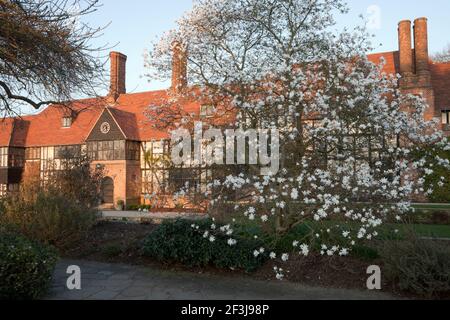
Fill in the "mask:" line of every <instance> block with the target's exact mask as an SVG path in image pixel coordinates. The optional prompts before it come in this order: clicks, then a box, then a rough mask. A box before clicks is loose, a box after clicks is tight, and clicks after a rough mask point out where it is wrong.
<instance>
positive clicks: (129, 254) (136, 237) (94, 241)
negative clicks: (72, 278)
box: [65, 222, 414, 297]
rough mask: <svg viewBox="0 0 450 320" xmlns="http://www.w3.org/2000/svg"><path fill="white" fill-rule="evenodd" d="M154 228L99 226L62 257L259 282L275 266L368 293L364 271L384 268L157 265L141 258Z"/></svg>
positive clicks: (307, 263)
mask: <svg viewBox="0 0 450 320" xmlns="http://www.w3.org/2000/svg"><path fill="white" fill-rule="evenodd" d="M156 227H157V226H156V225H152V224H135V223H121V222H101V223H99V224H97V225H96V226H95V227H94V228H93V229H92V230H91V231H90V232H89V235H88V238H87V239H86V240H85V241H83V242H82V243H81V244H80V245H79V246H77V247H76V248H74V249H72V250H70V251H68V252H66V253H65V257H66V258H73V259H83V260H88V261H100V262H111V263H125V264H132V265H141V266H151V267H155V268H161V269H165V270H172V271H188V272H194V273H209V274H215V275H223V276H230V275H236V274H239V275H244V276H248V277H252V278H256V279H260V280H274V277H275V273H274V267H275V266H278V267H282V268H283V269H285V270H289V272H287V273H286V274H285V279H286V280H287V281H292V282H297V283H302V284H306V285H310V286H319V287H330V288H345V289H359V290H367V289H366V281H367V277H368V275H367V274H366V270H367V268H368V267H369V266H370V265H379V266H382V265H383V263H382V261H380V260H379V259H364V258H356V257H355V258H353V257H324V256H320V255H310V256H308V257H306V258H305V257H300V256H293V257H292V258H291V259H290V260H289V261H288V262H283V263H280V262H279V261H273V260H269V261H268V262H267V263H265V264H264V266H263V267H262V268H260V269H259V270H257V271H256V272H254V273H245V272H244V271H237V270H236V271H232V270H226V269H219V268H216V267H212V266H207V267H187V266H185V265H183V264H181V263H176V262H173V263H164V262H158V261H155V260H154V259H152V258H148V257H143V256H142V243H143V240H144V239H145V238H146V237H147V236H148V234H149V233H151V232H152V231H153V230H155V228H156ZM383 288H384V291H386V292H390V293H393V294H396V295H398V296H402V297H405V295H404V294H403V293H398V292H396V291H395V289H394V287H393V285H392V284H390V283H388V282H386V281H385V282H384V283H383ZM410 297H414V296H410Z"/></svg>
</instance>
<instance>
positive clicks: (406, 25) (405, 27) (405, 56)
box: [398, 20, 414, 76]
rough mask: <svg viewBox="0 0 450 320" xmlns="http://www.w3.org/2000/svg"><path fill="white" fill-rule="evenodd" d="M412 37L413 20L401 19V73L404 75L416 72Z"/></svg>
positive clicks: (399, 29) (399, 32)
mask: <svg viewBox="0 0 450 320" xmlns="http://www.w3.org/2000/svg"><path fill="white" fill-rule="evenodd" d="M411 39H412V38H411V21H409V20H403V21H400V23H399V24H398V40H399V53H400V74H401V75H404V76H409V75H412V74H413V73H414V67H413V51H412V41H411Z"/></svg>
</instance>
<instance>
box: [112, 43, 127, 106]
mask: <svg viewBox="0 0 450 320" xmlns="http://www.w3.org/2000/svg"><path fill="white" fill-rule="evenodd" d="M109 58H110V61H111V74H110V88H109V94H110V96H111V97H112V98H113V99H114V101H115V100H117V98H118V97H119V96H120V95H121V94H125V93H127V89H126V63H127V56H126V55H124V54H122V53H120V52H114V51H113V52H111V53H110V54H109Z"/></svg>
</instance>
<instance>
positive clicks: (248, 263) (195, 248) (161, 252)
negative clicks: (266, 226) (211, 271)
mask: <svg viewBox="0 0 450 320" xmlns="http://www.w3.org/2000/svg"><path fill="white" fill-rule="evenodd" d="M193 223H195V225H196V226H199V228H198V230H197V229H196V228H193V227H192V224H193ZM211 224H212V222H211V221H210V220H202V221H195V222H192V221H188V220H176V221H171V222H164V223H163V224H162V225H160V226H159V227H158V228H157V229H156V230H154V231H153V232H152V233H151V234H150V235H149V236H148V237H147V238H146V239H145V241H144V243H143V254H144V255H145V256H149V257H153V258H155V259H157V260H159V261H162V262H169V261H172V262H180V263H182V264H184V265H187V266H190V267H204V266H207V265H214V266H216V267H219V268H231V269H242V270H245V271H247V272H252V271H255V270H256V269H257V268H258V267H260V266H261V265H262V264H263V263H264V262H265V261H266V259H267V253H264V254H260V255H259V256H258V257H255V256H254V254H253V252H254V251H255V250H256V249H259V248H261V247H263V246H264V245H263V243H262V241H261V240H257V239H246V238H244V237H241V236H239V235H237V234H234V235H233V238H234V239H235V240H237V243H236V245H234V246H230V245H228V243H227V241H228V239H229V237H225V236H217V237H216V239H215V241H214V242H211V241H210V240H209V239H208V238H204V237H203V233H204V230H209V229H210V226H211ZM220 227H221V226H220V225H217V228H220Z"/></svg>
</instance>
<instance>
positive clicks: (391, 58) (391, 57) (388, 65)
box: [367, 51, 400, 74]
mask: <svg viewBox="0 0 450 320" xmlns="http://www.w3.org/2000/svg"><path fill="white" fill-rule="evenodd" d="M367 58H368V59H369V61H371V62H373V63H375V64H379V63H381V60H382V59H384V63H385V64H384V67H383V72H385V73H386V74H396V73H400V60H399V54H398V51H390V52H381V53H374V54H369V55H368V56H367Z"/></svg>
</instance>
